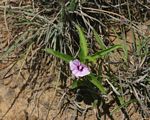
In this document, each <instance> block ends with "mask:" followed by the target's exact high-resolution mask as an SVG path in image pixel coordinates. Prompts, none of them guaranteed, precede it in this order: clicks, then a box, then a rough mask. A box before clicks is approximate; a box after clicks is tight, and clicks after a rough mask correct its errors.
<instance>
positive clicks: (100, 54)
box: [87, 45, 122, 60]
mask: <svg viewBox="0 0 150 120" xmlns="http://www.w3.org/2000/svg"><path fill="white" fill-rule="evenodd" d="M118 48H122V46H121V45H114V46H112V47H110V48H107V49H105V50H101V51H98V52H96V53H95V54H94V55H92V56H90V57H91V58H90V59H93V60H96V59H98V58H101V57H103V56H105V55H107V54H108V53H110V52H112V51H114V50H116V49H118ZM87 59H88V58H87Z"/></svg>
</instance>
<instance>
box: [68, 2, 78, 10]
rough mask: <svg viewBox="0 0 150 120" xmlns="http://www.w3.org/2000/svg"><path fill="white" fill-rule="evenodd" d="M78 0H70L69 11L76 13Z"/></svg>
mask: <svg viewBox="0 0 150 120" xmlns="http://www.w3.org/2000/svg"><path fill="white" fill-rule="evenodd" d="M76 5H77V4H76V0H70V5H69V6H68V7H69V10H71V11H74V10H75V8H76Z"/></svg>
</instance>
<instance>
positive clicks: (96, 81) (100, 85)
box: [88, 74, 106, 94]
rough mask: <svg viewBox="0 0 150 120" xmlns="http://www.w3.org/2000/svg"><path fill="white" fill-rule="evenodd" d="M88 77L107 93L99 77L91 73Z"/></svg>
mask: <svg viewBox="0 0 150 120" xmlns="http://www.w3.org/2000/svg"><path fill="white" fill-rule="evenodd" d="M88 79H89V81H90V82H91V83H93V85H95V86H96V87H97V88H98V89H99V90H100V91H101V92H102V93H103V94H106V89H105V88H104V87H103V85H102V83H101V82H100V81H98V79H97V77H95V76H94V75H92V74H90V75H88Z"/></svg>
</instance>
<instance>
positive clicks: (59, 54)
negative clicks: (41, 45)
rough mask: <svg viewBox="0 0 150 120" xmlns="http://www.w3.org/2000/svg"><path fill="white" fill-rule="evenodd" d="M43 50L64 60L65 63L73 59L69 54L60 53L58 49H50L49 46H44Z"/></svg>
mask: <svg viewBox="0 0 150 120" xmlns="http://www.w3.org/2000/svg"><path fill="white" fill-rule="evenodd" d="M44 51H45V52H47V53H49V54H52V55H54V56H55V57H58V58H60V59H62V60H64V61H65V62H67V63H69V61H71V60H73V58H72V57H71V56H69V55H66V54H63V53H60V52H58V51H54V50H53V49H50V48H46V49H44Z"/></svg>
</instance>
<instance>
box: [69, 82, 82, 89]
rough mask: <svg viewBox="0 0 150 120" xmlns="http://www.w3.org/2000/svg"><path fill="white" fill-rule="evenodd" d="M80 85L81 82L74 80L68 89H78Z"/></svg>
mask: <svg viewBox="0 0 150 120" xmlns="http://www.w3.org/2000/svg"><path fill="white" fill-rule="evenodd" d="M82 85H83V81H81V80H74V81H73V83H72V84H71V86H70V89H76V88H78V87H80V86H82Z"/></svg>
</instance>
